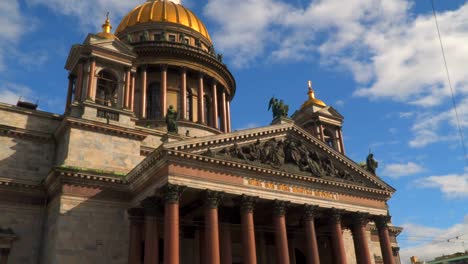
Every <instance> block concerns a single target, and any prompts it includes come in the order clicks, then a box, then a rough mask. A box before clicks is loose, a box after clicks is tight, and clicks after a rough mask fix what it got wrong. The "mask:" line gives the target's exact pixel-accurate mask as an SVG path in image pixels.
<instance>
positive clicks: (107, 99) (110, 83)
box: [96, 70, 118, 107]
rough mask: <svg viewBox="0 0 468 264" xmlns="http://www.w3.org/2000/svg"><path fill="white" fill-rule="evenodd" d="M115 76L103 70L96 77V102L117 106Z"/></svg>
mask: <svg viewBox="0 0 468 264" xmlns="http://www.w3.org/2000/svg"><path fill="white" fill-rule="evenodd" d="M117 84H118V83H117V78H115V77H114V75H113V74H111V73H109V72H107V71H105V70H103V71H101V72H99V74H98V78H97V89H96V103H97V104H100V105H105V106H112V107H115V106H117V99H118V98H117Z"/></svg>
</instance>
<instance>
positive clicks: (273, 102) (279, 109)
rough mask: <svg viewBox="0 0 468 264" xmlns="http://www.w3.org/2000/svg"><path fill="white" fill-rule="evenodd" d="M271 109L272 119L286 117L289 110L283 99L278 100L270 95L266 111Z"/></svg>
mask: <svg viewBox="0 0 468 264" xmlns="http://www.w3.org/2000/svg"><path fill="white" fill-rule="evenodd" d="M270 109H272V112H273V119H277V118H279V117H287V116H288V112H289V106H288V105H287V104H285V103H284V102H283V100H278V98H275V97H274V96H273V97H271V99H270V103H269V104H268V111H270Z"/></svg>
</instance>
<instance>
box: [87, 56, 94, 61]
mask: <svg viewBox="0 0 468 264" xmlns="http://www.w3.org/2000/svg"><path fill="white" fill-rule="evenodd" d="M88 60H89V62H95V61H96V57H94V56H91V57H89V58H88Z"/></svg>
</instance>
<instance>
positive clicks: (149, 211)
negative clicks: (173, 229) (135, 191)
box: [140, 196, 161, 217]
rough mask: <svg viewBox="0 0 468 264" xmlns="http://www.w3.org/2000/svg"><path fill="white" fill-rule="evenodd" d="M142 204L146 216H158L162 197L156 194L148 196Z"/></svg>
mask: <svg viewBox="0 0 468 264" xmlns="http://www.w3.org/2000/svg"><path fill="white" fill-rule="evenodd" d="M140 204H141V206H142V207H143V210H144V212H145V216H153V217H154V216H157V214H158V208H159V206H160V205H161V198H159V197H156V196H149V197H146V198H145V199H144V200H143V201H141V203H140Z"/></svg>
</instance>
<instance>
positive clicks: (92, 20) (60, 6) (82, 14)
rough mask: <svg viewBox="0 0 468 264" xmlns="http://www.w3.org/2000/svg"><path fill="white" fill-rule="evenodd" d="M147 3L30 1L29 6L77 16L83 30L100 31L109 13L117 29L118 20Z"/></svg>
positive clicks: (100, 0)
mask: <svg viewBox="0 0 468 264" xmlns="http://www.w3.org/2000/svg"><path fill="white" fill-rule="evenodd" d="M144 2H146V1H145V0H138V1H122V0H95V1H63V0H30V1H28V4H32V5H44V6H46V7H48V8H50V9H51V10H53V11H54V12H56V13H58V14H63V15H70V16H75V17H76V18H78V19H79V21H80V23H81V24H82V26H83V27H84V28H83V29H84V30H86V31H88V30H98V29H100V27H101V25H102V23H103V22H104V19H105V16H106V13H107V12H110V16H111V20H112V23H113V25H114V29H116V28H117V26H118V25H117V24H116V23H118V21H117V18H121V17H123V16H124V15H125V14H127V13H128V12H130V11H131V10H132V9H133V8H135V7H136V6H137V5H139V4H142V3H144Z"/></svg>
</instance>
